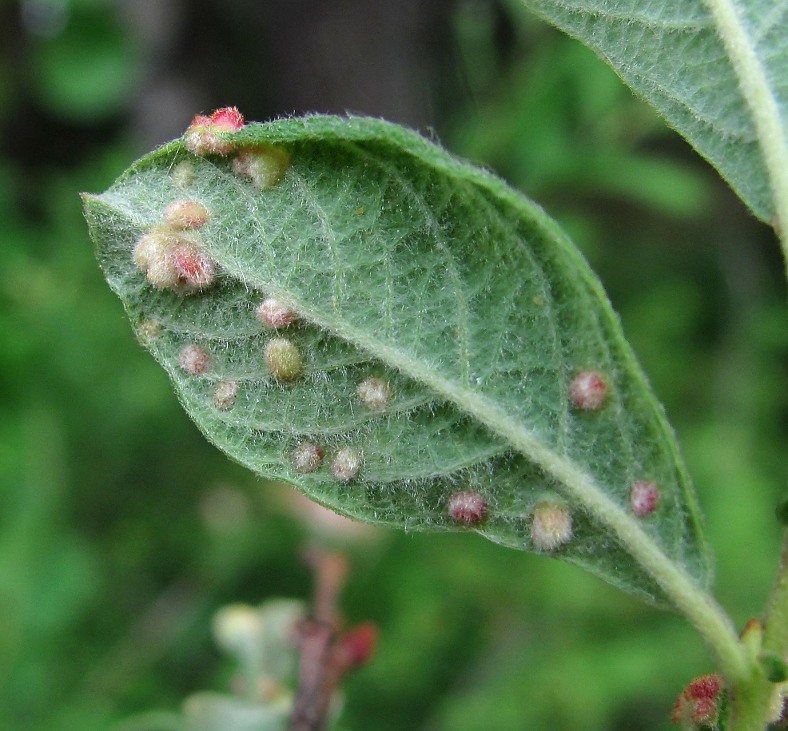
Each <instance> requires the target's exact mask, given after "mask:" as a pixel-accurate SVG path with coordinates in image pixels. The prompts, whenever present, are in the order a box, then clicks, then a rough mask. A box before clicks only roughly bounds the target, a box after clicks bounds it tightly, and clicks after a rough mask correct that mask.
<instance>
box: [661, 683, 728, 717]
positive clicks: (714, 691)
mask: <svg viewBox="0 0 788 731" xmlns="http://www.w3.org/2000/svg"><path fill="white" fill-rule="evenodd" d="M722 690H723V685H722V678H721V677H720V676H719V675H715V674H711V675H702V676H701V677H699V678H695V680H693V681H692V682H691V683H690V684H689V685H688V686H687V687H686V688H685V689H684V690H683V691H682V693H681V695H680V696H679V697H678V698H677V699H676V703H675V704H674V706H673V713H672V714H671V720H672V721H673V723H675V724H677V725H680V726H682V728H685V729H695V728H697V727H698V726H700V725H703V724H713V723H714V722H715V721H716V720H717V715H718V713H719V702H720V693H721V692H722Z"/></svg>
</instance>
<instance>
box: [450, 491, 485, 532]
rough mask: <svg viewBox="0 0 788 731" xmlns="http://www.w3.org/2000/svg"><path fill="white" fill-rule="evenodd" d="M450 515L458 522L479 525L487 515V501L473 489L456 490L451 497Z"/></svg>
mask: <svg viewBox="0 0 788 731" xmlns="http://www.w3.org/2000/svg"><path fill="white" fill-rule="evenodd" d="M449 515H451V517H452V518H453V519H454V520H456V521H457V522H458V523H464V524H465V525H478V524H479V523H481V522H482V521H483V520H484V519H485V517H486V516H487V501H486V500H485V499H484V498H483V497H482V496H481V495H480V494H479V493H478V492H473V491H472V490H463V491H462V492H455V493H454V494H453V495H452V496H451V497H450V498H449Z"/></svg>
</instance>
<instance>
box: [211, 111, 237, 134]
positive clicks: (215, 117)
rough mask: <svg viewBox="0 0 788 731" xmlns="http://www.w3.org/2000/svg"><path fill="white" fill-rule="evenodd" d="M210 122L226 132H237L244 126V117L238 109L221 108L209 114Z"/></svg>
mask: <svg viewBox="0 0 788 731" xmlns="http://www.w3.org/2000/svg"><path fill="white" fill-rule="evenodd" d="M211 122H212V123H213V124H214V125H215V126H216V127H217V128H218V129H221V130H223V131H226V132H237V131H238V130H239V129H241V127H243V126H244V115H243V114H241V112H239V111H238V107H222V108H221V109H217V110H216V111H214V112H213V113H212V114H211Z"/></svg>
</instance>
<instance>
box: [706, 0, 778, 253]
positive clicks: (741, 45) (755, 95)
mask: <svg viewBox="0 0 788 731" xmlns="http://www.w3.org/2000/svg"><path fill="white" fill-rule="evenodd" d="M704 4H705V5H706V7H707V8H708V9H709V12H710V13H711V15H712V18H713V19H714V24H715V26H716V28H717V33H718V35H719V37H720V39H721V40H722V43H723V45H724V46H725V50H726V51H727V53H728V57H729V59H730V61H731V64H732V66H733V70H734V73H735V74H736V78H737V80H738V82H739V90H740V92H741V94H742V96H743V97H744V100H745V102H746V104H747V107H748V109H749V111H750V116H751V118H752V121H753V124H754V125H755V130H756V134H757V137H758V143H759V146H760V148H761V153H762V155H763V159H764V163H765V165H766V170H767V174H768V176H769V181H770V183H771V189H772V198H773V201H774V210H775V212H776V214H777V219H778V220H779V221H781V222H782V227H783V234H782V240H783V246H784V249H785V253H786V258H787V259H788V238H786V237H788V232H786V231H785V227H786V226H788V141H787V140H786V134H785V129H784V127H783V124H782V119H781V117H780V110H779V107H778V105H777V97H776V94H775V93H774V90H773V89H772V87H771V85H770V83H769V80H768V77H767V73H766V69H765V68H764V66H763V65H762V64H761V61H760V59H759V58H758V54H757V52H756V49H755V48H754V46H753V45H752V43H751V42H750V36H749V35H748V34H747V31H746V29H745V28H744V25H743V23H742V21H741V17H740V15H739V13H738V12H737V9H736V4H735V2H733V0H704Z"/></svg>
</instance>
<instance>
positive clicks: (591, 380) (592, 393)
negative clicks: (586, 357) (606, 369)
mask: <svg viewBox="0 0 788 731" xmlns="http://www.w3.org/2000/svg"><path fill="white" fill-rule="evenodd" d="M569 398H570V399H571V400H572V403H573V404H574V405H575V407H577V408H578V409H581V410H582V411H598V410H599V409H601V408H602V406H603V405H604V403H605V399H606V398H607V382H606V381H605V379H604V378H603V377H602V375H601V374H600V373H597V371H583V372H582V373H580V374H579V375H578V376H576V377H575V379H574V380H573V381H572V383H571V384H570V385H569Z"/></svg>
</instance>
